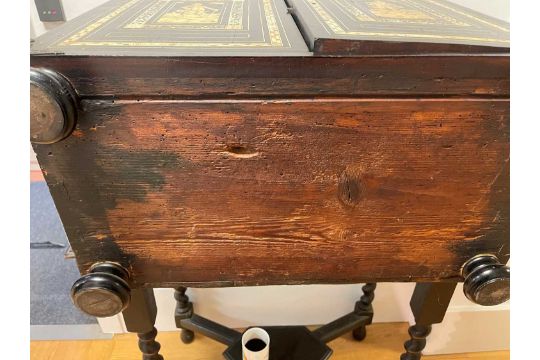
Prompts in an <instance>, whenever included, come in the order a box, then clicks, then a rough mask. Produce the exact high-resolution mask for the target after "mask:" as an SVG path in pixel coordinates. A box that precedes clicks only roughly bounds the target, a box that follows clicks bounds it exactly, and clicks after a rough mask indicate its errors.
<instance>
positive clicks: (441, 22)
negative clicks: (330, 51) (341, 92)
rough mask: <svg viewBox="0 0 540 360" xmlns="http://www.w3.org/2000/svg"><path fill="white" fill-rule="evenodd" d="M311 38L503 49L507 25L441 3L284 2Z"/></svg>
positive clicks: (418, 0) (412, 0) (437, 0)
mask: <svg viewBox="0 0 540 360" xmlns="http://www.w3.org/2000/svg"><path fill="white" fill-rule="evenodd" d="M290 3H291V4H292V6H293V7H294V9H295V15H296V16H298V17H299V18H300V19H301V21H302V22H303V23H305V24H304V25H306V27H307V28H309V29H310V31H311V32H312V34H313V36H314V38H343V39H352V40H357V39H360V40H381V41H421V42H422V41H423V42H434V43H462V44H481V45H496V46H503V47H504V46H508V45H509V42H510V40H509V31H510V30H509V27H508V24H506V23H504V22H502V21H498V20H495V19H492V18H489V17H486V16H484V15H482V14H479V13H476V12H474V11H472V10H470V9H465V8H462V7H460V6H458V5H455V4H452V3H449V2H445V1H441V0H290Z"/></svg>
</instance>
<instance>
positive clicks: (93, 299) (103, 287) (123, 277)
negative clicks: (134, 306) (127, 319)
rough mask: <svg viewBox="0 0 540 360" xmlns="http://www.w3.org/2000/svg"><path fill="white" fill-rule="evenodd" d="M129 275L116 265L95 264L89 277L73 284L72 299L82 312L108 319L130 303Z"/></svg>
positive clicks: (83, 277) (86, 276)
mask: <svg viewBox="0 0 540 360" xmlns="http://www.w3.org/2000/svg"><path fill="white" fill-rule="evenodd" d="M128 280H129V273H128V272H127V270H126V269H124V268H123V267H122V266H120V265H118V264H115V263H107V262H105V263H97V264H94V265H93V266H92V267H91V268H90V270H89V273H88V274H86V275H84V276H82V277H81V278H80V279H79V280H77V281H75V283H74V284H73V286H72V287H71V299H72V300H73V303H74V304H75V306H77V307H78V308H79V309H80V310H81V311H82V312H84V313H86V314H88V315H91V316H96V317H108V316H113V315H116V314H118V313H120V312H122V311H123V310H124V309H125V308H126V307H127V306H128V305H129V302H130V300H131V289H130V286H129V283H128Z"/></svg>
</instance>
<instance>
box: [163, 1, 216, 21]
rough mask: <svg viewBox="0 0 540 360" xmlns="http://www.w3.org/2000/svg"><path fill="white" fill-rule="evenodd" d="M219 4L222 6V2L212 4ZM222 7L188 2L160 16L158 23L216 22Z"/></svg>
mask: <svg viewBox="0 0 540 360" xmlns="http://www.w3.org/2000/svg"><path fill="white" fill-rule="evenodd" d="M216 4H217V5H220V6H221V7H223V5H224V4H223V2H219V3H216V2H213V3H212V5H216ZM221 10H222V9H217V8H215V7H210V6H208V5H207V4H203V3H200V2H197V3H193V4H188V5H186V6H184V7H182V8H181V9H179V10H176V11H173V12H170V13H166V14H165V15H163V16H161V17H160V18H159V19H158V20H157V22H158V23H168V24H217V23H218V22H219V18H220V15H221Z"/></svg>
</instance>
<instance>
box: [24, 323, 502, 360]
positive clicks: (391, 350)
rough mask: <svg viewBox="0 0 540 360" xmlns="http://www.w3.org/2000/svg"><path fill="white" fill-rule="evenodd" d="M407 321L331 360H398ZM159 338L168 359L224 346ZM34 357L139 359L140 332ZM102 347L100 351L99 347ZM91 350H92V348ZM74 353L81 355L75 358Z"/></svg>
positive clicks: (374, 331)
mask: <svg viewBox="0 0 540 360" xmlns="http://www.w3.org/2000/svg"><path fill="white" fill-rule="evenodd" d="M407 337H408V335H407V324H405V323H385V324H372V325H370V326H369V328H368V335H367V337H366V339H365V340H364V341H363V342H361V343H359V342H357V341H355V340H353V339H352V336H351V335H346V336H343V337H340V338H338V339H336V340H334V341H332V342H331V343H330V344H329V345H330V347H331V348H332V349H333V350H334V355H333V356H332V360H373V359H377V360H396V359H399V356H400V354H401V353H402V351H403V340H404V339H407ZM157 340H158V341H159V342H160V343H161V345H162V346H161V353H162V354H163V356H164V358H165V359H166V360H190V359H221V358H222V356H221V353H222V352H223V351H224V350H225V346H224V345H221V344H219V343H217V342H215V341H212V340H210V339H208V338H206V337H204V336H202V335H199V334H197V338H196V340H195V341H194V342H193V343H191V344H189V345H185V344H182V342H180V339H179V334H178V332H160V333H158V337H157ZM30 347H31V359H32V360H72V359H77V360H132V359H138V358H140V356H141V355H140V352H139V349H138V348H137V335H136V334H125V335H116V336H115V337H114V338H113V339H112V340H94V341H32V342H31V345H30ZM98 348H99V349H102V350H101V352H97V351H96V349H98ZM89 349H92V351H93V352H92V351H91V350H89ZM73 354H76V355H78V356H77V357H75V356H74V355H73ZM425 359H427V360H458V359H459V360H468V359H479V360H480V359H481V360H509V359H510V353H509V352H508V351H496V352H480V353H469V354H449V355H436V356H425Z"/></svg>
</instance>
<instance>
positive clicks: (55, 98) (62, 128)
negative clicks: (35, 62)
mask: <svg viewBox="0 0 540 360" xmlns="http://www.w3.org/2000/svg"><path fill="white" fill-rule="evenodd" d="M76 121H77V94H76V92H75V90H74V89H73V87H72V86H71V84H70V83H69V81H67V80H66V79H65V78H64V77H63V76H61V75H59V74H58V73H55V72H53V71H50V70H46V69H34V68H32V69H30V141H31V142H33V143H37V144H52V143H55V142H58V141H60V140H62V139H64V138H65V137H67V136H68V135H69V134H71V132H72V131H73V128H74V127H75V123H76Z"/></svg>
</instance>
